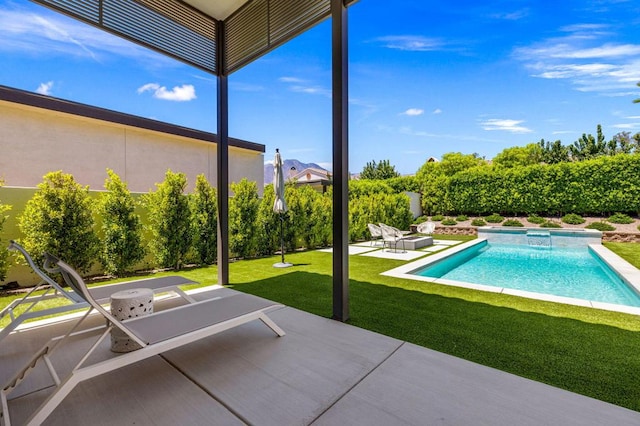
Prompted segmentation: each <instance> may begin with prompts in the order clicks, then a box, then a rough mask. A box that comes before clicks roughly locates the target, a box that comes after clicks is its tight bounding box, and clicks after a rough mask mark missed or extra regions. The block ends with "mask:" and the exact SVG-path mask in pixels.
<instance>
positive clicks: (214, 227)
mask: <svg viewBox="0 0 640 426" xmlns="http://www.w3.org/2000/svg"><path fill="white" fill-rule="evenodd" d="M189 201H190V204H191V231H192V236H193V248H194V250H195V252H196V258H197V261H198V263H199V264H205V265H212V264H213V263H215V261H216V260H217V255H218V217H217V214H218V204H217V197H216V189H215V188H214V187H212V186H211V185H210V184H209V182H208V181H207V178H206V177H205V176H204V175H203V174H199V175H198V176H197V177H196V186H195V188H194V190H193V194H191V197H190V198H189Z"/></svg>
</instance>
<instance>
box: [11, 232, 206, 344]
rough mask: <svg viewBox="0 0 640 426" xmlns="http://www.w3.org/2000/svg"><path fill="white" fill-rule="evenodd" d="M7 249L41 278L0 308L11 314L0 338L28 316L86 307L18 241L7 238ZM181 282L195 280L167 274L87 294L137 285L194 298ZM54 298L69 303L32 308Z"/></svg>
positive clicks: (104, 294)
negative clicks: (36, 284)
mask: <svg viewBox="0 0 640 426" xmlns="http://www.w3.org/2000/svg"><path fill="white" fill-rule="evenodd" d="M9 250H16V251H19V252H20V253H22V255H23V256H24V258H25V259H26V261H27V263H28V264H29V266H30V267H31V269H33V271H34V272H35V273H36V274H38V276H39V277H40V278H42V280H43V282H42V284H40V285H38V286H35V287H33V288H32V289H31V290H30V291H29V292H28V293H27V294H26V295H25V296H24V297H22V298H20V299H16V300H14V301H13V302H11V303H10V304H9V305H7V306H6V307H5V308H4V309H3V310H2V311H1V312H0V319H2V318H4V317H5V316H6V315H9V317H10V318H11V322H10V323H9V324H8V325H7V326H6V327H4V328H3V329H1V330H0V342H1V341H2V340H3V339H4V338H5V337H7V336H8V335H9V334H10V333H11V332H12V331H14V330H15V329H16V328H17V327H18V326H19V325H20V324H22V323H23V322H24V321H27V320H29V319H34V318H41V317H44V316H48V315H56V314H60V313H63V312H69V311H74V310H77V309H82V308H87V307H89V305H88V304H87V303H86V301H85V300H84V298H83V297H82V296H81V295H78V294H77V293H75V292H74V291H73V290H66V289H65V288H63V287H62V286H61V285H60V284H58V283H57V282H56V281H55V280H53V279H52V278H51V277H50V276H49V275H47V274H46V273H45V272H43V271H42V270H41V269H40V268H38V267H37V266H36V264H35V262H34V261H33V259H32V258H31V256H30V255H29V253H28V252H27V251H26V250H25V249H24V248H23V247H22V246H21V245H20V244H18V243H16V242H15V241H11V242H10V244H9ZM46 262H48V261H47V260H45V265H44V268H45V269H47V270H49V272H50V273H59V272H60V271H59V270H58V268H56V267H54V266H53V265H49V264H47V263H46ZM183 284H195V281H191V280H189V279H186V278H183V277H179V276H169V277H161V278H148V279H144V280H136V281H127V282H124V283H118V284H110V285H104V286H99V287H93V288H91V289H90V290H89V291H90V292H91V296H92V297H93V298H94V299H95V300H97V301H98V303H101V304H104V303H108V302H109V296H111V295H112V294H113V293H115V292H117V291H122V290H130V289H133V288H140V287H144V288H150V289H151V290H153V291H154V293H167V292H173V293H176V294H177V295H179V296H181V297H182V298H183V299H185V300H186V301H188V302H189V303H193V302H195V300H194V299H193V298H192V297H191V296H189V295H188V294H186V293H185V292H184V291H182V290H181V289H180V288H179V287H178V286H179V285H183ZM45 288H46V289H45ZM42 289H45V291H44V293H43V294H42V295H40V296H32V294H33V292H35V291H36V290H42ZM54 298H66V299H67V300H68V301H69V302H70V303H68V304H66V305H63V306H59V307H55V308H49V309H42V310H34V308H35V306H36V305H37V304H38V303H39V302H42V301H43V300H48V299H54ZM21 305H22V306H25V305H28V306H27V307H26V308H25V309H24V310H23V311H21V312H20V314H19V315H17V316H16V313H15V312H16V308H18V307H19V306H21Z"/></svg>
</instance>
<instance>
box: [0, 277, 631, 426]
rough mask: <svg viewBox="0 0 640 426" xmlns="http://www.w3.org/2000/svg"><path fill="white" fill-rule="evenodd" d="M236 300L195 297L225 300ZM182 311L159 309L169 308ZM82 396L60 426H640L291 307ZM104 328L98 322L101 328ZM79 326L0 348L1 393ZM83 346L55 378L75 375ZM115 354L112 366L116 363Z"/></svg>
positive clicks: (23, 402) (29, 395)
mask: <svg viewBox="0 0 640 426" xmlns="http://www.w3.org/2000/svg"><path fill="white" fill-rule="evenodd" d="M232 292H233V290H230V289H216V290H210V291H206V292H201V293H197V294H195V295H194V297H195V298H196V299H204V298H207V297H220V296H221V297H225V296H227V295H229V294H231V293H232ZM171 303H175V299H173V300H169V301H165V302H161V303H160V304H158V305H157V308H158V309H162V307H163V306H162V305H164V306H168V305H170V304H171ZM269 316H270V317H271V318H272V319H273V320H274V321H275V322H276V323H277V324H278V325H279V326H280V327H282V328H283V329H284V330H285V332H286V333H287V335H286V336H284V337H282V338H278V337H276V336H275V335H274V333H273V332H272V331H271V330H269V329H268V328H267V327H265V326H264V324H262V323H261V322H259V321H254V322H252V323H248V324H245V325H243V326H240V327H237V328H235V329H231V330H228V331H226V332H223V333H220V334H218V335H216V336H213V337H211V338H207V339H204V340H201V341H199V342H196V343H193V344H191V345H188V346H185V347H182V348H179V349H175V350H173V351H171V352H168V353H166V354H165V355H163V356H156V357H153V358H151V359H148V360H145V361H142V362H139V363H137V364H134V365H131V366H129V367H126V368H123V369H121V370H119V371H115V372H113V373H108V374H105V375H103V376H100V377H96V378H94V379H91V380H89V381H87V382H84V383H82V384H80V385H79V386H78V387H77V388H76V389H75V390H74V391H73V392H72V393H71V394H70V395H69V396H68V397H67V398H66V399H65V401H64V402H63V403H62V404H61V405H60V406H59V407H58V408H57V409H56V410H55V411H54V413H53V414H52V415H51V416H50V417H49V418H48V420H47V422H46V423H45V424H51V425H80V424H92V425H112V424H136V425H176V424H184V425H186V424H188V425H233V424H255V425H278V426H281V425H308V424H314V425H337V424H339V425H432V424H447V425H470V424H473V425H541V424H544V425H563V426H566V425H581V426H584V425H603V424H615V425H638V424H640V413H638V412H635V411H631V410H627V409H624V408H621V407H618V406H615V405H611V404H607V403H605V402H602V401H598V400H595V399H591V398H587V397H584V396H581V395H577V394H574V393H571V392H567V391H564V390H561V389H558V388H554V387H551V386H548V385H545V384H541V383H538V382H534V381H531V380H527V379H524V378H521V377H518V376H514V375H512V374H508V373H505V372H502V371H498V370H495V369H492V368H489V367H485V366H481V365H478V364H474V363H472V362H469V361H465V360H462V359H459V358H455V357H452V356H449V355H445V354H442V353H439V352H435V351H432V350H429V349H425V348H423V347H419V346H416V345H413V344H410V343H406V342H403V341H400V340H396V339H393V338H390V337H387V336H383V335H380V334H376V333H373V332H370V331H366V330H363V329H360V328H357V327H353V326H350V325H347V324H343V323H340V322H337V321H333V320H330V319H327V318H322V317H318V316H315V315H312V314H308V313H305V312H302V311H299V310H296V309H293V308H290V307H283V308H280V309H277V310H274V311H272V312H271V313H270V314H269ZM93 322H94V325H99V324H100V321H99V320H98V318H95V319H93ZM67 327H69V322H68V321H66V322H57V323H54V324H50V325H46V326H41V327H36V328H29V329H25V330H23V331H21V332H19V333H15V334H14V335H11V336H10V337H8V338H7V339H5V340H4V341H3V342H2V346H1V347H0V381H1V382H2V383H4V382H6V380H7V378H8V377H9V376H10V375H11V373H12V372H13V371H14V370H15V369H17V366H18V365H21V364H22V363H24V362H25V361H26V359H27V358H28V356H29V355H30V354H32V353H33V351H34V350H35V348H38V347H40V346H41V345H42V344H43V342H44V341H45V340H46V339H47V338H48V337H50V336H53V335H58V334H62V333H63V331H65V330H66V329H67ZM89 337H90V336H84V337H83V338H77V339H74V340H73V341H72V342H71V343H72V344H71V345H70V346H69V347H68V348H67V349H68V352H65V353H59V354H58V355H60V356H59V357H56V358H55V361H54V362H55V364H56V366H57V367H58V366H62V367H61V368H64V367H65V366H66V368H70V367H71V365H72V363H73V362H74V357H73V355H72V354H73V352H74V351H75V350H77V349H79V348H81V347H84V348H86V347H88V345H89V344H90V343H91V339H89ZM108 344H109V343H108V342H105V347H104V353H105V356H113V355H111V354H110V351H109V350H108ZM49 382H50V379H49V378H48V375H47V374H46V372H45V370H44V369H37V370H36V371H35V374H34V375H33V377H31V378H29V379H28V380H26V381H25V382H24V383H23V384H22V385H21V388H20V389H19V391H20V392H19V393H18V394H21V395H22V396H19V397H17V398H16V399H14V400H12V401H11V403H10V404H11V405H10V406H11V410H12V411H11V415H12V421H13V424H21V423H22V422H23V421H24V420H25V418H26V417H27V416H28V414H29V413H30V412H31V411H32V410H33V408H34V407H35V406H36V405H39V403H40V402H41V401H42V399H43V398H44V397H45V396H46V394H47V393H48V390H47V389H45V390H41V391H39V392H32V390H33V389H38V388H42V387H43V386H46V385H47V384H48V383H49Z"/></svg>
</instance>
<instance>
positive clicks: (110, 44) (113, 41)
mask: <svg viewBox="0 0 640 426" xmlns="http://www.w3.org/2000/svg"><path fill="white" fill-rule="evenodd" d="M0 28H2V37H0V51H5V52H20V53H22V54H32V55H38V56H49V57H50V56H64V57H77V58H78V57H79V58H87V59H91V60H95V61H98V62H101V61H103V60H105V59H108V58H109V57H111V56H118V57H127V58H131V59H136V60H143V61H147V62H148V63H153V65H154V66H156V67H157V66H159V65H162V66H175V63H176V61H174V60H171V59H169V58H168V57H166V56H164V55H161V54H159V53H155V52H153V51H151V50H149V49H145V48H143V47H140V46H138V45H136V44H134V43H131V42H128V41H126V40H124V39H123V38H121V37H117V36H114V35H111V34H109V33H107V32H105V31H101V30H99V29H97V28H94V27H92V26H90V25H86V24H83V23H81V22H78V21H76V20H73V19H71V18H67V17H65V16H63V15H60V14H58V13H55V12H48V11H46V10H42V11H37V12H33V11H31V10H29V9H27V8H25V7H22V6H18V5H17V4H12V3H9V5H4V6H3V8H2V9H0Z"/></svg>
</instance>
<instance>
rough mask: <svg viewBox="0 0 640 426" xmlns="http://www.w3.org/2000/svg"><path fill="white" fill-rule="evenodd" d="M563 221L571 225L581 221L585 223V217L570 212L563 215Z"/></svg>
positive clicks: (578, 223)
mask: <svg viewBox="0 0 640 426" xmlns="http://www.w3.org/2000/svg"><path fill="white" fill-rule="evenodd" d="M562 221H563V222H564V223H568V224H569V225H580V224H581V223H584V218H583V217H582V216H580V215H578V214H575V213H569V214H565V215H564V216H562Z"/></svg>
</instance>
